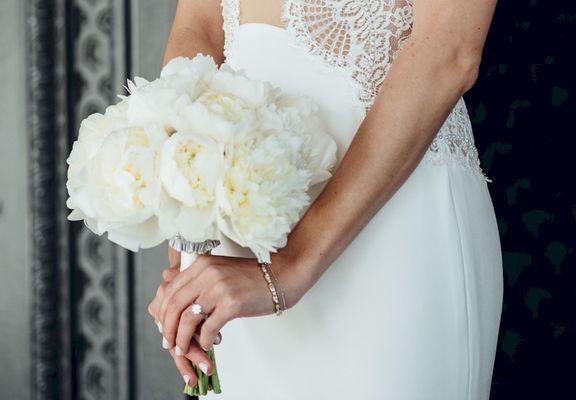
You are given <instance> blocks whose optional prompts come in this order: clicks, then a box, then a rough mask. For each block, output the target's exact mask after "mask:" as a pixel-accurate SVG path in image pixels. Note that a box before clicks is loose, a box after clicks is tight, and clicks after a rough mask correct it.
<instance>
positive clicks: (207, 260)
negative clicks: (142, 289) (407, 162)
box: [153, 255, 303, 354]
mask: <svg viewBox="0 0 576 400" xmlns="http://www.w3.org/2000/svg"><path fill="white" fill-rule="evenodd" d="M272 267H273V271H274V274H275V275H276V276H278V278H279V285H281V286H280V287H277V290H278V291H280V290H283V291H284V292H285V295H286V302H287V305H286V307H287V308H290V307H291V306H293V305H294V304H295V302H296V301H297V299H299V298H300V297H301V295H302V294H303V293H302V294H299V292H300V291H299V290H298V289H297V288H296V287H293V286H292V282H290V281H289V279H288V276H287V275H288V274H285V273H284V272H285V271H286V267H287V263H286V262H284V261H282V259H281V258H280V257H278V258H277V259H275V260H274V262H273V265H272ZM162 297H163V298H162V299H157V298H155V299H154V300H153V302H156V303H157V304H161V305H160V308H159V311H158V315H156V316H155V318H156V319H157V320H158V321H160V323H161V324H162V328H163V335H164V337H165V338H166V341H167V342H168V345H169V348H170V349H175V351H176V353H183V354H186V352H187V350H188V347H189V345H190V342H191V340H192V337H193V335H194V333H195V332H196V330H197V329H198V328H199V330H200V340H199V343H200V345H201V346H202V348H204V349H205V350H209V349H211V348H212V344H213V342H214V339H215V337H216V335H217V334H218V332H219V331H220V330H221V329H222V327H223V326H224V325H225V324H226V323H227V322H229V321H231V320H232V319H234V318H240V317H254V316H260V315H267V314H272V313H274V312H275V310H274V303H273V302H272V296H271V293H270V289H269V288H268V284H267V282H266V280H265V279H264V277H263V274H262V271H261V270H260V269H259V268H258V262H257V261H256V260H255V259H249V258H236V257H225V256H213V255H201V256H199V257H198V258H197V259H196V260H195V261H194V263H193V264H192V265H191V266H190V267H189V268H187V269H186V270H184V271H183V272H181V273H179V274H178V275H177V276H176V278H174V280H173V281H171V282H170V283H169V284H168V286H167V287H166V289H165V290H164V291H162ZM193 304H199V305H200V306H201V307H202V314H195V313H193V312H192V309H191V306H192V305H193ZM205 315H206V319H205V318H204V316H205ZM175 346H177V347H175Z"/></svg>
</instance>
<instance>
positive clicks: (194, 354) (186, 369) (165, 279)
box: [148, 247, 222, 386]
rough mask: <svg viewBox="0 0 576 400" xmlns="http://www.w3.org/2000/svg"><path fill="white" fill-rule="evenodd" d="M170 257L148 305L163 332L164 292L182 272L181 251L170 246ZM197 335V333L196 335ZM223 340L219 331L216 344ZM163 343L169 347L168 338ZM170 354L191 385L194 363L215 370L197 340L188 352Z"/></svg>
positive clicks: (194, 381)
mask: <svg viewBox="0 0 576 400" xmlns="http://www.w3.org/2000/svg"><path fill="white" fill-rule="evenodd" d="M168 258H169V261H170V267H169V268H167V269H166V270H164V271H163V272H162V283H161V284H160V286H159V287H158V290H157V292H156V296H155V297H154V299H153V300H152V302H151V303H150V305H149V306H148V312H149V313H150V315H152V317H153V318H154V321H155V322H156V326H157V327H158V330H159V332H160V333H162V332H163V327H162V324H161V322H160V321H159V320H158V314H159V309H160V305H161V303H160V301H161V299H162V298H163V297H164V296H163V295H164V292H165V290H166V287H167V286H168V285H169V284H170V282H172V281H173V280H174V278H175V277H176V276H178V274H179V273H180V253H179V252H177V251H175V250H174V249H172V248H171V247H169V250H168ZM196 336H197V335H196ZM221 340H222V337H221V335H220V334H219V333H218V335H217V336H216V339H215V341H214V343H215V344H219V343H220V341H221ZM162 345H163V347H164V348H168V346H167V342H166V339H164V338H163V340H162ZM170 355H171V356H172V358H173V359H174V363H175V364H176V368H178V371H179V372H180V374H181V375H182V377H183V379H184V381H185V382H186V384H188V385H190V386H194V385H196V382H197V377H196V374H195V373H194V370H193V369H192V364H191V363H193V364H194V365H196V366H197V367H198V368H200V369H201V370H202V371H203V372H204V373H206V374H211V373H212V372H213V367H212V363H211V362H210V359H209V358H208V357H207V356H206V353H205V352H204V351H203V350H202V349H201V348H200V346H199V345H198V343H197V342H196V341H192V343H190V346H189V349H188V352H187V353H186V354H184V355H183V354H180V353H178V354H177V353H176V351H175V349H171V350H170Z"/></svg>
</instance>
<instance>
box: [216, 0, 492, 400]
mask: <svg viewBox="0 0 576 400" xmlns="http://www.w3.org/2000/svg"><path fill="white" fill-rule="evenodd" d="M238 1H239V0H223V1H222V6H223V14H224V31H225V34H226V43H225V56H226V61H227V62H228V63H229V64H230V65H231V66H232V67H234V68H239V69H243V70H245V71H246V73H247V74H248V75H249V76H250V77H253V78H256V79H259V80H265V81H269V82H271V83H272V84H274V85H276V86H278V87H280V88H281V89H283V90H284V91H286V92H289V93H294V94H305V95H308V96H310V97H312V98H313V99H315V100H316V102H317V103H318V104H319V106H320V108H321V112H322V116H323V118H324V121H325V122H326V124H327V126H328V127H329V129H330V132H331V133H332V134H333V135H334V137H335V139H336V141H337V143H338V146H339V152H338V155H339V157H340V159H341V157H342V155H343V154H344V152H345V151H346V149H347V147H348V145H349V143H350V141H351V140H352V138H353V136H354V134H355V133H356V131H357V129H358V127H359V125H360V123H361V121H362V119H363V118H364V116H365V114H366V112H367V110H368V109H369V107H370V105H371V102H372V101H373V99H374V96H375V95H376V93H377V90H378V88H379V86H380V84H381V83H382V81H383V80H384V78H385V76H386V73H387V71H388V69H389V67H390V65H391V63H392V62H393V60H394V58H395V57H396V55H397V53H398V52H399V51H400V50H401V48H402V45H403V43H405V41H406V39H407V37H408V36H409V34H410V29H411V26H412V4H411V3H412V0H300V1H298V0H288V1H287V2H286V4H285V5H284V10H283V19H282V20H283V22H284V24H285V26H283V27H277V26H273V25H267V24H261V23H246V24H243V25H239V4H238ZM358 173H360V171H359V172H358ZM342 212H346V210H342ZM213 254H222V255H246V250H244V249H240V248H237V247H234V246H233V245H232V244H230V243H228V242H226V243H223V244H222V245H221V246H220V247H218V248H217V249H216V250H215V251H214V252H213ZM501 306H502V258H501V249H500V241H499V235H498V229H497V224H496V218H495V215H494V209H493V205H492V201H491V198H490V194H489V192H488V188H487V178H486V177H485V176H484V175H483V173H482V171H481V169H480V166H479V161H478V153H477V150H476V148H475V146H474V139H473V135H472V129H471V125H470V120H469V117H468V113H467V110H466V106H465V104H464V100H463V99H462V98H461V99H460V100H459V101H458V103H457V104H456V106H455V108H454V110H453V112H452V113H451V114H450V116H449V117H448V119H447V120H446V122H445V124H444V126H443V127H442V128H441V129H440V131H439V132H438V134H437V136H436V138H435V140H434V141H433V143H432V145H431V146H430V148H429V149H428V151H427V153H426V155H425V156H424V158H423V159H422V161H421V162H420V164H419V165H418V167H417V168H416V169H415V171H414V172H413V173H412V174H411V176H410V177H409V178H408V179H407V181H406V182H405V183H404V184H403V185H402V186H401V188H400V189H399V190H398V191H397V192H396V193H395V195H394V196H393V197H392V198H391V199H390V200H389V201H388V202H387V203H386V204H385V205H384V207H383V208H382V209H381V210H380V211H379V212H378V213H377V215H376V216H375V217H374V218H373V219H372V220H371V221H370V223H369V224H368V225H367V226H366V227H365V228H364V229H363V230H362V232H361V233H360V235H359V236H358V237H357V238H356V239H355V240H354V241H353V242H352V244H351V245H350V246H349V247H348V248H347V249H346V250H345V251H344V253H343V254H342V255H341V256H340V257H339V258H338V259H337V260H336V262H334V264H333V265H332V266H331V267H330V268H329V269H328V271H327V272H326V273H325V274H324V275H323V277H322V278H321V279H320V281H319V282H318V283H317V284H316V285H315V286H314V287H313V288H312V289H311V290H310V291H309V292H308V293H307V294H306V295H305V297H304V298H303V299H302V300H301V301H300V302H299V303H298V304H297V305H296V306H295V307H294V308H292V309H290V310H288V311H287V312H286V313H284V314H283V315H282V316H281V317H277V316H275V315H270V316H266V317H259V318H245V319H238V320H234V321H232V322H230V323H229V324H228V325H227V326H225V327H224V329H223V331H222V334H223V342H222V344H221V345H219V346H216V357H217V363H218V371H219V375H220V378H221V383H222V390H223V393H222V394H220V395H214V394H211V395H209V396H208V398H210V399H212V398H213V399H224V400H227V399H230V400H313V399H314V400H321V399H327V400H328V399H359V400H378V399H387V400H471V399H473V400H485V399H488V397H489V392H490V382H491V377H492V369H493V363H494V355H495V351H496V343H497V336H498V327H499V321H500V313H501Z"/></svg>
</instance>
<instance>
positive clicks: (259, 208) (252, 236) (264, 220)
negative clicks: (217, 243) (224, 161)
mask: <svg viewBox="0 0 576 400" xmlns="http://www.w3.org/2000/svg"><path fill="white" fill-rule="evenodd" d="M295 149H297V146H296V147H288V146H285V142H283V140H282V139H281V138H280V137H279V136H278V135H270V136H268V137H265V138H263V139H261V140H256V141H246V142H243V143H238V144H236V145H235V146H234V149H233V154H231V165H230V167H229V168H228V169H227V171H226V175H225V177H224V179H223V180H222V182H221V185H219V187H218V192H217V201H218V206H219V228H220V230H221V231H222V233H223V234H224V235H226V236H227V237H229V238H230V239H231V240H233V241H235V242H236V243H238V244H240V245H241V246H244V247H249V248H250V249H251V250H252V251H253V252H254V253H255V254H256V255H257V257H258V258H259V259H260V260H261V261H265V262H269V261H270V252H274V251H276V249H277V248H280V247H283V246H285V244H286V237H287V235H288V233H289V232H290V230H291V229H292V227H293V225H294V224H295V223H296V222H297V221H298V218H299V216H300V213H301V211H302V210H303V209H304V208H305V207H306V206H307V205H308V204H309V201H310V198H309V196H308V194H307V189H308V188H309V186H310V178H311V173H310V171H309V170H308V169H307V168H306V163H305V162H304V160H302V158H301V157H300V155H299V154H298V152H297V151H294V150H295Z"/></svg>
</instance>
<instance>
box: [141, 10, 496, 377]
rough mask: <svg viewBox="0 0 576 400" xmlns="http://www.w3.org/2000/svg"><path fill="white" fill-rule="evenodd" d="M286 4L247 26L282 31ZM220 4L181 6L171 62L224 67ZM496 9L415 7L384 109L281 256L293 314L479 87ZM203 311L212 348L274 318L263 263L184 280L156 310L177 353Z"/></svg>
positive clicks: (221, 266)
mask: <svg viewBox="0 0 576 400" xmlns="http://www.w3.org/2000/svg"><path fill="white" fill-rule="evenodd" d="M279 1H280V0H274V1H271V3H270V4H269V7H267V9H266V10H267V11H266V12H269V13H272V12H273V10H276V11H274V12H276V13H277V14H266V15H262V14H257V11H256V10H257V9H258V7H256V4H257V3H258V4H261V3H260V2H258V1H257V0H243V1H242V9H241V14H242V21H241V22H264V23H271V24H278V21H279V18H278V15H279V11H278V10H279V8H278V7H277V6H278V5H279V4H280V5H281V2H279ZM217 3H218V2H206V1H204V0H186V1H180V4H179V8H178V14H177V16H176V19H175V23H174V27H173V31H172V34H171V36H170V40H169V43H168V49H167V51H166V58H165V60H169V59H170V58H172V57H174V56H177V55H188V56H193V55H194V54H196V53H197V52H199V51H201V52H204V53H205V54H211V55H213V56H214V58H215V59H216V60H217V61H218V62H221V61H222V59H223V55H222V47H221V46H222V43H223V36H222V33H221V31H220V32H217V31H218V30H221V23H222V19H221V16H220V12H221V10H220V7H219V6H218V5H217ZM495 5H496V0H435V1H425V0H424V1H418V2H414V9H413V12H414V24H413V29H412V33H411V35H410V38H409V40H408V42H407V43H406V45H405V47H404V49H403V50H402V52H401V53H400V54H399V56H398V57H397V58H396V59H395V60H394V62H393V64H392V66H391V68H390V71H389V73H388V75H387V77H386V79H385V81H384V83H383V84H382V86H381V88H380V91H379V94H378V96H377V97H376V99H375V102H374V105H373V106H372V108H371V110H370V112H369V113H368V114H367V116H366V118H365V119H364V121H363V122H362V124H361V126H360V128H359V129H358V131H357V133H356V135H355V137H354V140H353V141H352V143H351V145H350V147H349V148H348V151H347V152H346V154H345V156H344V158H343V160H342V162H341V163H340V165H339V167H338V168H337V169H336V171H335V172H334V174H333V176H332V178H331V179H330V181H329V182H328V183H327V185H326V186H325V188H324V190H323V192H322V193H321V194H320V196H319V197H318V198H317V199H316V201H315V202H314V203H313V204H312V205H311V207H310V208H309V209H308V211H307V212H306V214H305V215H304V216H303V218H302V219H301V221H300V222H299V223H298V224H297V225H296V227H295V228H294V230H293V231H292V233H291V234H290V235H289V237H288V244H287V245H286V247H285V248H283V249H281V250H279V251H278V253H276V254H273V255H272V265H273V268H274V272H275V274H276V275H277V276H278V278H279V281H280V283H281V285H282V289H283V290H284V291H285V293H286V299H287V302H288V307H293V306H294V305H296V304H297V303H298V301H299V300H300V299H301V298H302V297H303V296H304V295H305V293H306V292H307V291H308V290H309V289H310V288H311V287H312V286H313V285H314V284H315V283H316V282H317V281H318V279H320V278H321V276H322V274H323V273H324V272H325V271H326V269H327V268H329V266H330V265H331V264H332V263H333V262H334V260H335V259H336V258H337V257H338V256H339V255H340V254H341V253H342V252H343V251H344V250H345V249H346V247H347V246H348V245H349V244H350V243H351V242H352V240H354V238H355V237H356V236H357V235H358V233H359V232H360V231H361V230H362V229H363V228H364V226H365V225H366V224H367V223H368V222H369V221H370V219H371V218H372V217H373V216H374V215H375V214H376V213H377V212H378V210H380V208H382V206H383V205H384V204H385V203H386V202H387V201H388V199H390V198H391V197H392V196H393V195H394V193H395V192H396V190H397V189H398V188H399V187H400V186H401V185H402V184H403V183H404V182H405V181H406V179H407V178H408V177H409V176H410V174H411V173H412V172H413V170H414V168H415V167H416V166H417V165H418V163H419V161H420V160H421V158H422V156H423V155H424V153H425V151H426V149H427V148H428V146H429V145H430V143H431V141H432V140H433V138H434V135H435V134H436V132H437V131H438V130H439V129H440V127H441V125H442V123H443V122H444V121H445V119H446V118H447V116H448V114H449V112H450V111H451V110H452V109H453V107H454V106H455V104H456V102H457V101H458V99H459V98H460V96H462V95H463V94H464V93H465V92H466V91H468V90H469V89H470V88H471V87H472V85H473V84H474V83H475V81H476V79H477V75H478V68H479V65H480V61H481V57H482V49H483V47H484V43H485V40H486V35H487V32H488V29H489V26H490V22H491V20H492V16H493V13H494V8H495ZM250 10H252V11H250ZM262 12H263V11H260V13H262ZM203 13H204V14H203ZM251 13H252V14H251ZM198 15H205V17H204V18H200V17H199V16H198ZM274 21H276V22H274ZM197 24H199V25H197ZM192 26H194V27H196V28H195V29H192V28H191V27H192ZM192 35H193V36H192ZM343 209H345V210H346V212H345V213H343V212H341V210H343ZM311 239H314V240H311ZM310 243H314V245H313V246H312V245H310ZM353 267H354V266H352V265H351V266H350V268H353ZM194 302H197V303H199V304H202V307H203V309H204V311H205V312H206V313H208V314H210V316H209V318H208V319H207V320H206V321H205V322H204V323H203V324H202V325H201V327H200V345H201V346H202V347H203V348H210V347H211V346H212V343H213V342H214V338H215V337H216V336H217V335H218V332H219V331H220V330H221V328H222V327H223V326H224V325H225V324H226V323H227V322H229V321H230V320H232V319H234V318H239V317H251V316H256V315H263V314H272V313H273V311H274V310H273V306H272V302H271V298H270V292H269V291H268V289H267V287H266V284H265V281H264V280H263V278H262V274H261V272H260V271H259V270H258V269H257V268H256V261H255V260H252V259H241V258H234V257H222V256H202V257H200V258H199V259H198V260H197V261H196V262H195V264H194V265H193V266H192V268H189V269H188V270H186V271H184V272H182V273H178V274H176V276H174V277H173V279H172V280H171V282H170V283H168V284H166V285H165V290H162V291H160V293H159V294H158V295H157V297H156V298H155V299H154V300H153V302H152V304H151V308H150V313H151V314H152V315H153V316H154V318H155V319H156V320H158V321H161V323H162V325H163V335H164V337H165V338H166V340H167V342H168V344H169V347H170V348H171V349H172V350H171V351H172V352H174V350H173V349H175V348H176V347H175V346H178V348H180V349H183V351H184V352H185V351H187V350H188V351H189V348H192V349H193V348H195V347H194V346H196V345H195V344H194V341H192V344H191V343H190V340H191V337H192V333H194V332H195V331H196V330H197V329H198V326H199V324H200V323H201V322H202V321H200V320H199V319H198V318H197V317H194V316H193V315H192V314H191V313H189V312H187V309H188V307H189V306H190V305H191V304H192V303H194ZM188 358H189V359H191V360H192V362H194V363H195V364H196V363H197V362H198V361H197V360H195V359H192V358H193V357H188ZM175 359H177V357H175ZM176 363H177V366H178V368H179V370H180V372H181V373H182V375H183V376H184V375H186V374H188V375H190V373H191V369H187V368H186V367H185V366H183V363H182V362H179V361H178V360H177V361H176Z"/></svg>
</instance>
